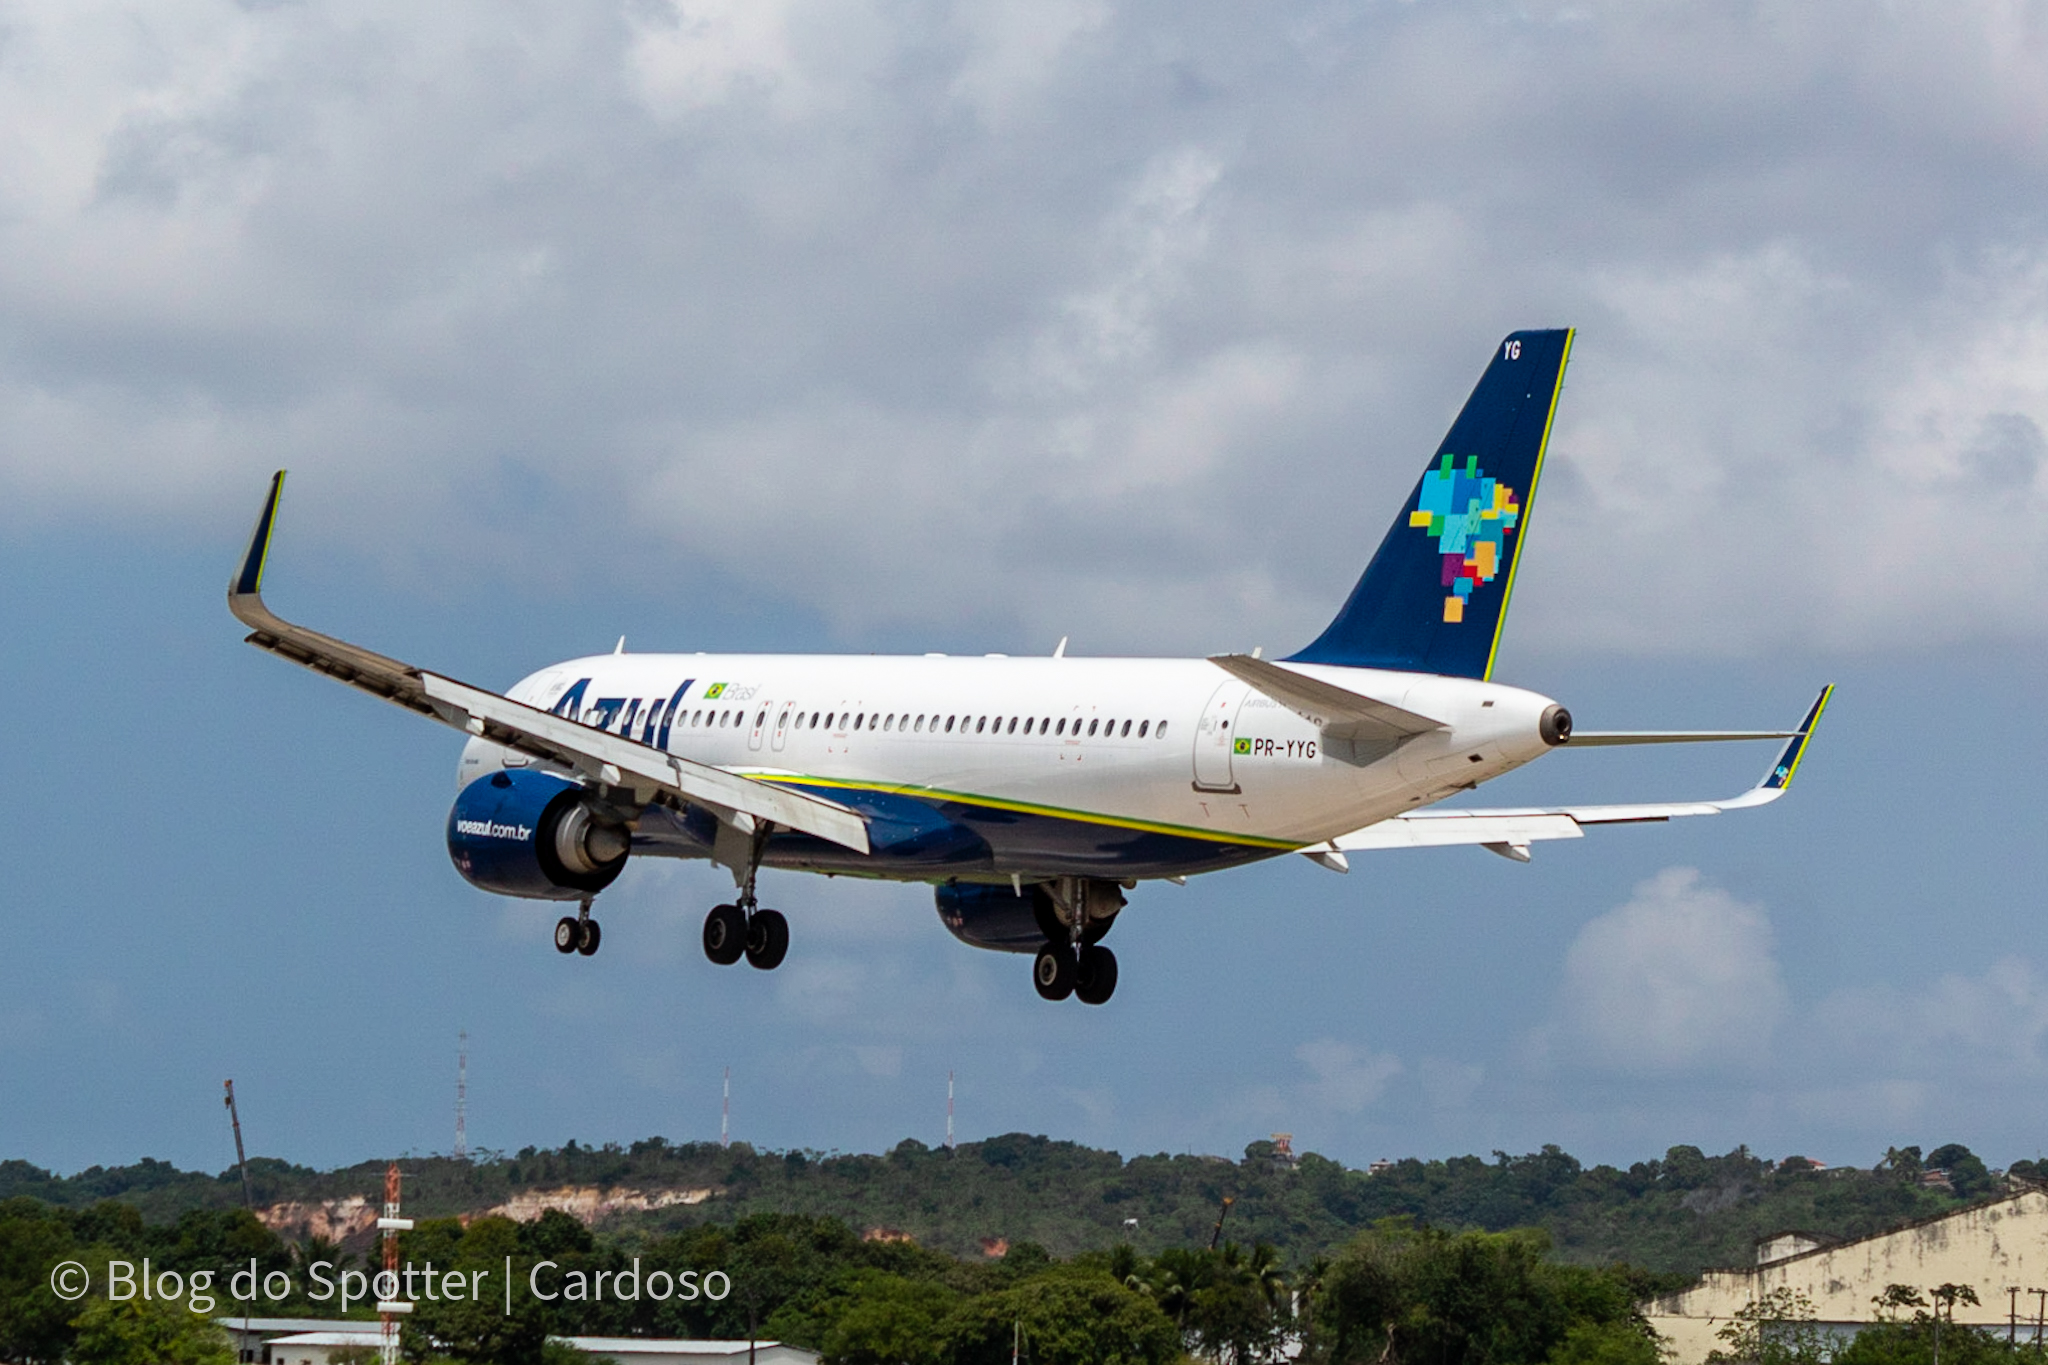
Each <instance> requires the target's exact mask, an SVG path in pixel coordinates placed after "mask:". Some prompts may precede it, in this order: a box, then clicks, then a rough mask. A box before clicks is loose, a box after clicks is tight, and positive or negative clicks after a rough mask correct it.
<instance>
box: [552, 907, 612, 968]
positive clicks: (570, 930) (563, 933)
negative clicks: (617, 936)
mask: <svg viewBox="0 0 2048 1365" xmlns="http://www.w3.org/2000/svg"><path fill="white" fill-rule="evenodd" d="M603 940H604V930H602V929H600V928H598V925H597V921H596V920H594V919H592V918H591V917H590V900H589V898H588V897H585V898H584V901H583V905H582V908H581V909H579V910H578V911H577V912H576V914H575V915H573V916H570V915H564V916H562V918H560V919H559V920H556V921H555V951H556V952H558V953H581V954H583V956H585V957H589V956H590V955H591V954H592V953H594V952H596V951H597V945H598V944H599V943H601V942H603Z"/></svg>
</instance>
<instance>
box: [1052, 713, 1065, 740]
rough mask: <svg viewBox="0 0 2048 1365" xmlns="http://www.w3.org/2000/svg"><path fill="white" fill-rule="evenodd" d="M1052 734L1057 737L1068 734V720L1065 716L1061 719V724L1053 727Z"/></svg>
mask: <svg viewBox="0 0 2048 1365" xmlns="http://www.w3.org/2000/svg"><path fill="white" fill-rule="evenodd" d="M1052 732H1053V733H1054V734H1056V735H1063V734H1065V733H1066V732H1067V718H1066V717H1065V716H1061V717H1060V719H1059V724H1057V725H1055V726H1053V727H1052Z"/></svg>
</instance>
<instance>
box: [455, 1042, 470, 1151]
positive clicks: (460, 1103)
mask: <svg viewBox="0 0 2048 1365" xmlns="http://www.w3.org/2000/svg"><path fill="white" fill-rule="evenodd" d="M455 1159H456V1160H457V1161H467V1160H469V1030H468V1029H463V1030H462V1031H461V1032H460V1033H457V1034H456V1035H455Z"/></svg>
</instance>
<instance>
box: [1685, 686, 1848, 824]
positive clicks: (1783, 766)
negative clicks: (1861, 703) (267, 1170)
mask: <svg viewBox="0 0 2048 1365" xmlns="http://www.w3.org/2000/svg"><path fill="white" fill-rule="evenodd" d="M1834 695H1835V685H1834V684H1833V683H1829V684H1828V685H1827V686H1826V687H1823V688H1822V689H1821V690H1820V695H1819V696H1818V697H1815V698H1814V700H1813V709H1812V710H1810V711H1808V712H1807V713H1806V719H1805V720H1802V721H1800V722H1799V729H1798V730H1797V731H1795V732H1794V733H1793V735H1792V738H1791V739H1790V740H1789V741H1788V742H1787V743H1786V745H1785V748H1784V750H1783V751H1782V752H1781V753H1779V755H1778V758H1777V761H1776V762H1775V763H1773V764H1771V766H1770V770H1769V771H1767V772H1766V773H1765V774H1764V776H1763V780H1762V781H1761V782H1759V783H1757V784H1756V785H1755V786H1754V787H1751V788H1750V789H1749V790H1748V791H1746V792H1744V793H1743V794H1742V795H1740V796H1738V797H1735V798H1733V799H1732V800H1728V801H1716V802H1714V805H1715V806H1716V807H1717V808H1718V809H1721V810H1746V809H1748V808H1749V807H1751V806H1767V805H1769V804H1770V803H1771V802H1773V801H1775V800H1777V799H1778V798H1779V797H1781V796H1783V795H1784V794H1785V791H1786V789H1787V788H1789V787H1790V786H1791V785H1792V778H1793V776H1794V775H1795V774H1796V773H1798V771H1799V760H1800V759H1802V758H1804V757H1805V756H1806V741H1807V740H1809V739H1812V738H1813V731H1814V727H1815V726H1817V725H1819V724H1820V715H1821V712H1823V711H1825V710H1827V709H1828V701H1829V700H1830V699H1831V698H1832V697H1833V696H1834Z"/></svg>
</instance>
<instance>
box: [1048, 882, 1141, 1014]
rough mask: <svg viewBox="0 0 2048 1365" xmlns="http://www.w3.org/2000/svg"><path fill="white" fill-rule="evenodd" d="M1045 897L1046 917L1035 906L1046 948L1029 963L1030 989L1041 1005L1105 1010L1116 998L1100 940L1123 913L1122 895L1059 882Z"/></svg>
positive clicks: (1112, 958)
mask: <svg viewBox="0 0 2048 1365" xmlns="http://www.w3.org/2000/svg"><path fill="white" fill-rule="evenodd" d="M1045 892H1046V895H1047V898H1048V899H1049V900H1050V902H1051V906H1050V913H1048V911H1047V909H1046V907H1045V906H1044V903H1043V902H1041V908H1040V910H1039V926H1038V927H1039V928H1041V929H1043V930H1044V931H1045V939H1046V942H1045V946H1044V947H1043V948H1040V949H1039V950H1038V955H1037V956H1036V957H1034V958H1032V959H1031V984H1032V985H1033V986H1035V987H1036V988H1037V990H1038V993H1039V995H1040V996H1042V997H1043V998H1045V999H1047V1000H1064V999H1066V998H1067V997H1068V996H1070V995H1071V996H1073V997H1074V998H1075V999H1076V1000H1079V1001H1080V1002H1081V1003H1082V1004H1084V1005H1102V1004H1107V1003H1108V1002H1109V997H1110V996H1112V995H1114V994H1116V954H1115V953H1112V952H1111V951H1110V950H1109V949H1107V948H1105V947H1103V946H1102V943H1101V939H1102V937H1103V935H1105V934H1107V933H1108V932H1109V929H1110V925H1112V924H1114V923H1115V922H1116V916H1117V912H1118V911H1120V910H1122V909H1123V908H1124V896H1123V891H1122V890H1121V889H1120V888H1119V887H1118V886H1117V884H1116V883H1115V882H1105V881H1095V880H1090V879H1085V878H1081V877H1060V878H1057V879H1055V880H1053V881H1051V882H1048V883H1046V884H1045Z"/></svg>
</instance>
